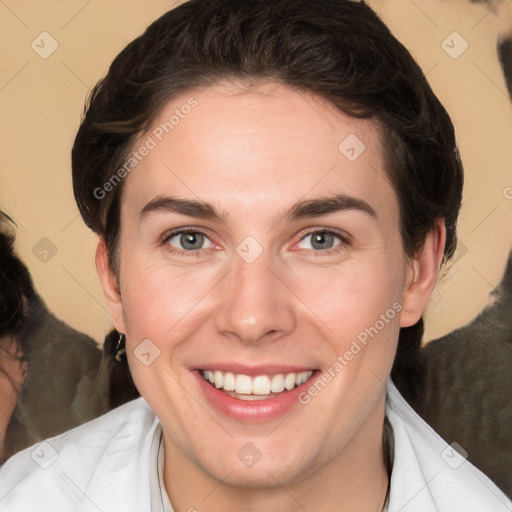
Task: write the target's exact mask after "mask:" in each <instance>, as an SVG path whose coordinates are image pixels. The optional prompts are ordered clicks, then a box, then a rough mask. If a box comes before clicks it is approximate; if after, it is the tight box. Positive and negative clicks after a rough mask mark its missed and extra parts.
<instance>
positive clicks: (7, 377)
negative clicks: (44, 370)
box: [0, 336, 27, 459]
mask: <svg viewBox="0 0 512 512" xmlns="http://www.w3.org/2000/svg"><path fill="white" fill-rule="evenodd" d="M18 357H19V345H18V342H17V341H16V340H15V339H14V338H13V337H11V336H6V337H4V338H1V339H0V368H1V369H2V371H0V459H1V458H2V455H3V453H4V441H5V433H6V431H7V426H8V424H9V420H10V419H11V416H12V413H13V411H14V408H15V407H16V404H17V403H18V395H19V393H20V391H21V387H22V385H23V381H24V380H25V376H26V371H27V363H26V362H22V363H20V361H19V360H18Z"/></svg>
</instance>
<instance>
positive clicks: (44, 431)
mask: <svg viewBox="0 0 512 512" xmlns="http://www.w3.org/2000/svg"><path fill="white" fill-rule="evenodd" d="M0 217H1V219H0V225H1V229H0V447H2V449H1V451H0V462H4V461H5V460H6V459H7V458H9V457H10V456H11V455H13V454H14V453H16V452H18V451H20V450H21V449H23V448H26V447H28V446H30V445H32V444H34V443H36V442H37V441H40V440H42V439H46V438H49V437H52V436H54V435H57V434H59V433H61V432H64V431H65V430H68V429H70V428H73V427H75V426H77V425H80V424H81V423H85V422H86V421H89V420H91V419H93V418H95V417H97V416H99V415H101V414H103V413H104V412H106V411H107V410H108V402H109V398H108V391H107V389H108V378H107V377H106V376H105V377H103V376H102V374H101V371H100V361H101V351H100V350H99V348H98V347H97V345H96V343H95V342H94V340H93V339H92V338H90V337H89V336H87V335H85V334H83V333H80V332H78V331H76V330H75V329H73V328H71V327H70V326H68V325H67V324H65V323H64V322H62V321H60V320H59V319H58V318H56V317H55V316H54V315H53V314H52V313H51V312H50V311H48V309H47V307H46V305H45V304H44V301H43V300H42V299H41V297H40V296H39V295H38V294H37V292H36V291H35V289H34V286H33V283H32V279H31V277H30V273H29V271H28V269H27V267H26V266H25V265H24V264H23V262H22V261H21V260H20V259H19V258H18V256H17V255H16V254H15V251H14V239H15V235H14V232H13V229H12V227H13V226H12V221H11V219H10V218H9V217H8V216H7V215H6V214H4V213H1V214H0Z"/></svg>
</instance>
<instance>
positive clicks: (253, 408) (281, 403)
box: [193, 370, 318, 423]
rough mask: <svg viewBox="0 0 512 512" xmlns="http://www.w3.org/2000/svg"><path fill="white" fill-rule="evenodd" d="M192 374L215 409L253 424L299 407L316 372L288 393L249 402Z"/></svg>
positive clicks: (282, 414)
mask: <svg viewBox="0 0 512 512" xmlns="http://www.w3.org/2000/svg"><path fill="white" fill-rule="evenodd" d="M193 373H194V375H195V377H196V379H197V380H198V382H199V387H200V388H201V391H202V392H203V394H204V395H205V396H206V399H207V400H208V402H209V403H210V404H211V405H213V407H215V409H217V410H218V411H219V412H221V413H222V414H224V415H225V416H227V417H229V418H232V419H235V420H237V421H247V422H251V423H255V422H264V421H270V420H273V419H276V418H279V417H281V416H284V415H285V414H286V413H288V412H290V411H291V409H293V407H294V406H300V405H301V404H300V402H299V398H298V397H299V394H300V393H301V392H302V391H303V390H304V389H306V388H308V387H309V386H310V385H311V383H312V382H313V380H314V379H315V377H316V374H317V373H318V372H316V371H315V372H313V375H312V376H311V377H310V378H309V379H308V380H307V381H306V382H304V383H302V384H301V385H300V386H297V387H296V388H293V389H292V390H290V391H284V392H282V393H281V394H279V395H278V396H276V397H274V398H268V399H266V400H250V401H249V400H241V399H238V398H234V397H232V396H229V395H227V394H226V393H224V392H222V391H219V390H218V389H217V388H215V387H213V386H212V385H211V384H209V383H208V382H206V381H205V380H204V379H203V377H202V376H201V374H200V370H194V371H193Z"/></svg>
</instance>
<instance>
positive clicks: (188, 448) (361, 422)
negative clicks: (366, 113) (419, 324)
mask: <svg viewBox="0 0 512 512" xmlns="http://www.w3.org/2000/svg"><path fill="white" fill-rule="evenodd" d="M185 105H189V107H190V108H188V107H185ZM172 116H174V118H173V117H172ZM166 122H167V125H166V124H165V123H166ZM169 123H172V127H171V128H170V126H171V124H169ZM162 127H166V128H167V130H166V129H164V128H162ZM142 146H145V147H147V148H149V149H148V150H140V149H139V148H141V147H142ZM133 149H134V150H135V151H137V152H138V157H136V158H137V163H136V165H134V167H133V169H132V170H131V171H130V173H129V174H128V176H127V177H126V178H125V181H124V183H123V187H124V188H123V193H122V207H121V236H120V246H119V255H120V270H119V276H118V277H119V279H118V281H117V282H116V281H114V280H113V279H112V276H111V274H110V273H109V272H108V270H107V266H108V262H107V264H106V251H105V247H104V245H103V243H100V245H99V247H98V252H97V265H98V270H99V273H100V277H101V278H102V282H103V286H104V289H105V294H106V297H107V302H108V304H109V307H110V310H111V312H112V317H113V320H114V323H115V325H116V327H117V329H118V330H119V331H121V332H125V333H126V337H127V353H128V359H129V364H130V368H131V371H132V374H133V378H134V380H135V383H136V385H137V387H138V389H139V391H140V392H141V394H142V395H143V396H144V398H145V399H146V400H147V402H148V403H149V405H150V406H151V408H152V409H153V410H154V411H155V413H156V414H157V416H158V417H159V419H160V421H161V423H162V425H163V429H164V435H165V449H166V456H167V453H168V452H169V453H172V457H173V459H174V460H180V463H181V465H180V466H179V467H180V468H182V471H185V472H186V471H190V472H191V473H192V472H198V471H199V472H201V473H202V474H203V475H206V476H208V477H211V478H215V479H218V480H222V479H224V478H226V475H228V474H229V481H230V482H231V483H233V484H236V485H246V484H248V483H249V482H250V485H251V486H258V485H261V486H264V485H275V481H276V480H277V481H279V482H281V483H282V484H284V483H286V482H292V481H299V480H300V479H302V478H304V477H306V476H308V475H312V474H313V473H314V472H315V471H318V470H319V469H320V468H323V467H325V466H326V465H329V464H333V463H336V461H339V460H343V461H345V463H349V462H350V464H351V465H352V469H354V468H355V467H357V465H358V464H359V462H358V461H359V460H360V459H361V457H360V454H361V450H362V449H363V447H367V446H376V447H378V446H379V445H380V443H381V440H382V422H383V417H384V398H385V384H384V383H385V382H386V380H387V378H388V375H389V373H390V369H391V365H392V361H393V358H394V353H395V349H396V344H397V338H398V331H399V328H400V325H402V326H405V325H411V324H413V323H415V322H416V320H417V319H418V318H419V316H420V314H421V310H422V308H423V305H424V303H425V301H426V299H427V296H428V294H429V291H430V288H429V286H430V281H428V279H426V278H425V276H426V275H432V273H433V272H432V268H433V267H432V265H434V264H435V262H434V263H432V262H433V260H434V259H435V258H434V257H431V256H432V255H435V254H438V253H439V248H438V246H436V244H433V245H428V244H427V245H426V247H427V248H429V247H430V249H428V250H427V253H428V254H427V257H426V258H423V259H421V258H418V259H412V260H411V259H408V258H407V257H406V255H405V254H404V250H403V245H402V240H401V237H400V231H399V207H398V203H397V198H396V195H395V193H394V191H393V188H392V186H391V184H390V182H389V180H388V178H387V177H386V172H385V170H384V164H383V156H382V143H381V141H380V136H379V131H378V129H377V127H376V126H375V125H374V124H372V122H370V121H368V120H356V119H353V118H350V117H348V116H346V115H344V114H343V113H341V112H339V111H338V110H336V109H334V107H332V106H331V105H329V104H327V103H326V102H324V101H323V100H321V99H319V98H317V97H315V96H313V95H309V94H306V93H298V92H296V91H293V90H292V89H290V88H287V87H285V86H282V85H277V84H271V83H266V84H262V85H260V86H258V87H253V88H251V89H248V88H245V87H243V86H236V85H233V84H219V85H217V86H214V87H209V88H206V89H204V90H194V91H191V92H189V93H187V94H184V95H182V96H180V97H176V98H174V99H173V100H172V101H171V102H170V103H169V104H168V105H167V106H166V107H165V108H164V109H163V110H162V112H161V113H160V115H159V117H158V119H157V120H156V122H155V124H154V127H153V128H152V129H151V130H150V131H149V132H148V133H147V134H146V135H144V136H143V137H141V139H140V141H139V142H138V143H137V144H135V145H134V148H133ZM139 157H140V158H139ZM132 163H133V162H132ZM441 253H442V248H441ZM431 260H432V261H431ZM429 264H431V268H430V269H429V268H427V267H428V266H429ZM434 274H435V272H434ZM427 281H428V283H427ZM432 286H433V284H432ZM208 379H209V380H211V381H213V382H207V380H208ZM187 468H188V469H187Z"/></svg>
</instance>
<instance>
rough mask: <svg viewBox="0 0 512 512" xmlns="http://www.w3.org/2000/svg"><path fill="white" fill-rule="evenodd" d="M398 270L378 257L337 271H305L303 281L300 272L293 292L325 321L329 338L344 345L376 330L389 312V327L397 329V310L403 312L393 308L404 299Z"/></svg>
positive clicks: (338, 268) (346, 264)
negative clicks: (366, 331) (375, 327)
mask: <svg viewBox="0 0 512 512" xmlns="http://www.w3.org/2000/svg"><path fill="white" fill-rule="evenodd" d="M399 268H400V267H399V265H397V264H395V265H393V264H391V263H390V262H389V261H388V260H387V259H386V258H385V257H382V256H381V255H378V254H375V255H374V256H373V257H369V258H368V257H365V258H364V259H363V258H361V259H358V258H355V257H354V258H351V259H350V260H347V262H346V263H344V264H343V265H341V266H339V267H337V268H334V267H331V268H328V267H324V268H321V267H317V268H315V269H309V270H308V271H304V269H302V270H303V271H302V273H301V274H300V278H299V274H298V272H297V276H296V278H295V279H294V283H295V284H294V291H296V293H297V296H299V297H300V298H301V300H302V301H303V302H304V304H305V305H306V306H307V308H308V309H309V310H310V311H311V313H313V314H314V315H315V316H317V317H318V318H319V319H321V320H322V321H323V323H324V325H325V328H326V331H327V333H328V336H329V337H330V338H335V339H337V340H339V341H338V342H339V343H341V344H343V343H346V341H347V338H350V339H352V338H353V337H355V336H357V335H358V334H359V332H361V331H363V330H364V329H365V328H367V327H371V326H373V325H374V324H375V323H376V322H377V321H378V320H379V319H380V318H381V315H383V314H384V315H386V312H388V310H390V309H391V311H389V312H388V315H387V316H386V320H387V322H386V326H389V325H390V324H395V323H396V324H397V325H398V321H399V314H397V311H396V310H397V309H401V308H400V307H399V306H397V305H395V307H394V308H393V304H399V303H400V300H401V295H402V286H403V285H402V283H403V276H402V275H401V273H400V270H399ZM378 325H379V326H380V323H379V324H378ZM396 329H397V327H395V330H396ZM386 330H387V329H386ZM329 333H330V334H329Z"/></svg>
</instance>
